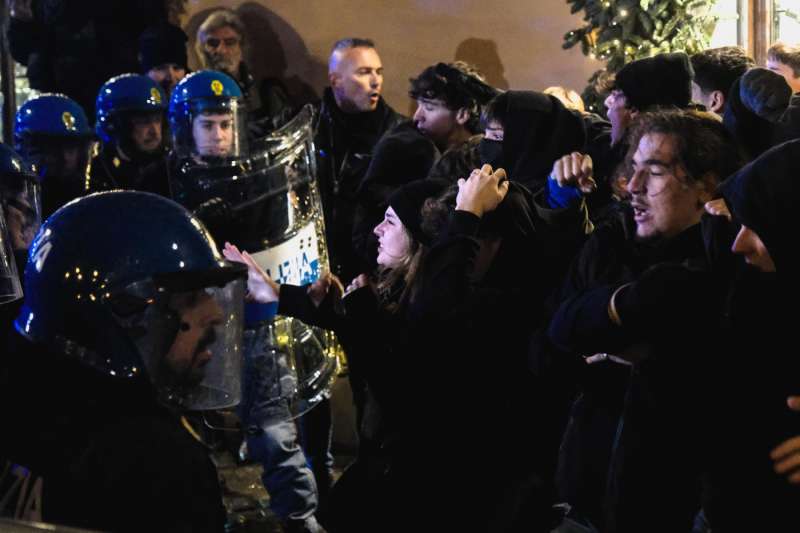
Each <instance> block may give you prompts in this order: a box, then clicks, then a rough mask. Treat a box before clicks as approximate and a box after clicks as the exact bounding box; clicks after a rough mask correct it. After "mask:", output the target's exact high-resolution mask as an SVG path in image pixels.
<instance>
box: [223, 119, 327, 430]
mask: <svg viewBox="0 0 800 533" xmlns="http://www.w3.org/2000/svg"><path fill="white" fill-rule="evenodd" d="M312 119H313V108H312V107H311V106H306V107H305V108H303V110H302V111H301V112H300V113H299V114H298V115H297V116H295V117H294V118H293V119H292V120H291V121H290V122H289V123H288V124H286V125H285V126H284V127H282V128H281V129H279V130H277V131H275V132H274V133H272V134H271V135H269V136H267V137H264V138H262V139H259V140H258V141H256V142H255V143H253V144H251V156H250V160H249V164H248V174H249V176H250V178H251V179H250V180H249V183H248V185H247V189H248V190H247V194H246V195H241V196H239V197H238V198H237V199H236V200H235V201H233V202H231V211H232V212H233V213H234V215H235V216H236V220H237V221H238V230H239V231H237V234H236V235H235V239H234V240H235V241H238V242H237V244H238V245H239V246H240V247H241V248H243V249H245V250H248V251H249V252H250V254H251V255H252V256H253V257H254V258H255V260H256V261H257V262H258V263H259V265H261V266H262V267H263V268H264V270H266V271H267V272H268V273H269V274H270V276H271V277H272V278H273V279H274V280H275V281H277V282H278V283H289V284H294V285H304V284H307V283H312V282H314V281H315V280H316V279H317V278H318V277H319V275H320V273H321V272H323V271H325V270H327V269H328V268H329V266H328V249H327V244H326V241H325V226H324V220H323V213H322V205H321V201H320V195H319V191H318V189H317V181H316V160H315V156H314V147H313V129H312ZM229 198H230V196H229ZM258 337H259V338H260V340H259V345H260V346H261V349H260V350H259V353H258V356H259V357H262V358H268V359H271V360H269V361H268V362H266V363H265V364H264V365H261V370H259V371H258V372H259V373H260V377H259V384H258V385H257V386H258V387H259V390H258V395H259V398H258V400H257V403H258V404H259V406H258V407H257V409H258V411H259V414H258V415H257V418H258V420H259V422H258V423H259V424H260V425H268V424H270V423H274V422H278V421H281V420H285V419H286V418H287V417H288V418H292V417H296V416H299V415H301V414H303V413H305V412H307V411H308V410H309V409H311V408H312V407H314V406H315V405H316V404H318V403H319V402H320V401H322V400H323V399H325V398H327V397H328V396H329V395H330V388H331V385H332V384H333V381H334V379H335V377H336V373H337V362H338V358H339V357H340V355H339V353H340V352H341V348H340V347H339V344H338V342H337V341H336V339H335V336H333V334H332V333H330V332H326V331H324V330H321V329H319V328H314V327H310V326H308V325H306V324H304V323H302V322H300V321H299V320H296V319H292V318H289V317H282V316H275V317H274V318H272V319H271V320H270V321H269V322H268V323H267V324H265V325H264V326H263V329H262V331H261V332H260V333H259V334H258ZM245 357H248V354H245ZM248 363H252V361H251V362H247V361H246V362H245V366H246V367H247V366H248ZM265 368H266V370H265ZM245 381H248V377H245ZM246 395H247V394H246Z"/></svg>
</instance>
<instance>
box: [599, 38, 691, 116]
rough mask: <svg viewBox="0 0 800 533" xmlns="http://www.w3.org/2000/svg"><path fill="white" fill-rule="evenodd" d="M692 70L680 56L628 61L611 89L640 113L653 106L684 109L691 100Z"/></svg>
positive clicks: (689, 64)
mask: <svg viewBox="0 0 800 533" xmlns="http://www.w3.org/2000/svg"><path fill="white" fill-rule="evenodd" d="M692 78H694V70H693V69H692V63H691V62H690V61H689V56H687V55H686V54H684V53H683V52H675V53H671V54H658V55H656V56H653V57H648V58H645V59H638V60H636V61H631V62H630V63H628V64H627V65H625V66H624V67H622V69H621V70H620V71H619V72H617V76H616V79H615V82H614V87H615V88H616V89H619V90H621V91H622V92H623V94H624V95H625V99H626V100H627V102H628V105H629V106H631V107H635V108H636V109H638V110H639V111H647V109H648V108H650V107H654V106H664V107H669V106H676V107H686V106H688V105H689V103H690V102H691V100H692Z"/></svg>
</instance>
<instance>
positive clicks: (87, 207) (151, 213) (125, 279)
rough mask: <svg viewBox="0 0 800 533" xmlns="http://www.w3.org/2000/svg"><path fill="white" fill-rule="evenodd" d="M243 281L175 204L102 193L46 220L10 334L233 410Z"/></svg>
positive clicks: (168, 399)
mask: <svg viewBox="0 0 800 533" xmlns="http://www.w3.org/2000/svg"><path fill="white" fill-rule="evenodd" d="M110 220H113V221H114V223H113V224H110V223H109V221H110ZM246 275H247V272H246V269H245V268H243V265H237V264H231V263H227V262H226V261H225V260H224V259H223V258H222V256H221V255H220V254H219V252H218V250H217V247H216V245H215V244H214V241H213V239H212V238H211V236H210V235H209V234H208V232H207V231H206V229H205V228H204V226H203V225H202V223H201V222H200V221H199V220H198V219H197V218H196V217H194V216H193V215H192V214H191V213H189V212H188V211H187V210H186V209H184V208H183V207H181V206H180V205H178V204H177V203H175V202H173V201H171V200H168V199H166V198H163V197H161V196H158V195H154V194H150V193H144V192H136V191H110V192H101V193H95V194H91V195H89V196H85V197H82V198H79V199H77V200H75V201H73V202H70V203H69V204H67V205H65V206H64V207H62V208H61V209H59V210H58V211H56V212H55V213H54V214H53V215H52V216H51V217H50V218H48V219H47V221H45V223H44V224H43V225H42V227H41V229H40V231H39V233H38V234H37V236H36V238H35V239H34V242H33V245H32V247H31V250H30V254H29V258H28V264H27V265H26V268H25V282H24V285H25V288H26V289H25V295H26V299H25V302H24V304H23V306H22V310H21V312H20V315H19V316H18V317H17V320H16V323H15V327H16V329H17V331H19V333H20V334H22V335H23V336H25V337H26V338H28V339H29V340H31V341H33V342H37V343H41V344H44V345H46V346H49V347H51V348H52V349H53V350H54V351H55V352H57V353H61V354H64V355H65V356H67V357H72V358H75V359H76V360H77V361H79V362H80V363H81V364H83V365H86V366H89V367H92V368H94V369H96V370H98V371H100V372H102V373H105V374H108V375H111V376H116V377H118V378H122V379H136V378H137V376H146V377H147V378H149V380H150V381H151V382H152V384H153V385H154V387H155V389H156V391H157V393H158V395H159V398H160V399H161V400H162V401H163V402H164V403H166V404H169V405H173V406H178V407H182V408H191V409H216V408H221V407H228V406H232V405H235V404H236V403H237V402H238V398H239V394H240V386H239V383H240V377H239V372H240V365H241V361H240V359H239V358H240V353H241V352H240V346H239V343H240V336H241V331H242V326H241V315H242V306H243V301H244V286H245V279H246Z"/></svg>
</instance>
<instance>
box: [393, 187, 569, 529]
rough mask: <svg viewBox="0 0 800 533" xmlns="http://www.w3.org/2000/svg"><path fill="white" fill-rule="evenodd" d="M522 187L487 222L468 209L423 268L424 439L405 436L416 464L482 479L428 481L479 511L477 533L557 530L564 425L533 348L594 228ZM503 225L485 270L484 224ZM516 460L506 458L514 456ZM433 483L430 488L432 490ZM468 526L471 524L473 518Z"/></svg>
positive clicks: (448, 504) (417, 312)
mask: <svg viewBox="0 0 800 533" xmlns="http://www.w3.org/2000/svg"><path fill="white" fill-rule="evenodd" d="M538 200H539V201H537V202H536V203H534V201H533V195H532V194H531V193H530V192H529V191H527V190H526V189H525V188H524V187H521V186H518V185H514V184H513V183H512V189H511V191H510V192H509V194H508V196H507V197H506V199H505V200H504V202H503V203H502V204H501V205H500V207H499V208H498V210H497V211H495V212H493V213H491V214H487V215H486V216H485V218H484V220H480V219H478V217H476V216H475V215H473V214H471V213H467V212H464V211H456V212H455V214H454V216H453V219H452V221H451V223H450V226H449V228H448V230H447V233H446V234H445V235H444V237H442V238H440V240H439V241H438V242H437V243H436V244H435V245H434V246H433V247H432V249H431V250H430V252H429V254H428V256H427V259H426V261H425V262H424V264H423V265H422V269H421V274H420V275H421V276H422V280H421V286H420V289H419V293H418V296H417V298H416V299H415V300H414V301H412V303H411V306H410V310H409V317H410V320H411V324H412V327H413V328H414V330H415V331H417V332H418V334H419V336H420V338H421V339H423V338H424V339H425V342H424V343H423V344H420V345H419V346H418V350H419V352H418V354H417V356H416V359H417V360H420V361H424V362H425V364H424V370H423V371H422V372H418V373H417V374H416V376H415V378H414V391H415V396H421V397H422V398H424V399H425V405H427V406H428V407H427V408H426V409H425V410H424V411H422V412H420V413H418V414H417V415H416V417H415V418H416V427H417V431H419V430H420V429H423V430H424V434H425V435H426V436H427V438H426V439H424V440H416V441H413V442H408V443H405V445H406V452H407V456H408V457H409V458H413V461H409V463H410V464H409V465H408V472H415V473H417V475H418V476H421V475H423V472H426V471H427V472H437V474H441V475H442V476H444V478H445V479H448V478H450V479H465V478H467V477H470V478H474V479H481V480H483V481H481V482H480V483H479V484H477V485H476V484H468V485H463V484H460V483H456V484H452V483H450V484H449V485H448V486H447V488H446V489H443V487H442V485H441V484H435V485H433V486H429V487H425V488H423V490H424V491H425V494H426V497H431V498H437V499H438V501H439V502H441V505H442V506H443V507H444V509H446V513H445V516H448V517H451V518H452V517H453V516H457V515H462V516H463V514H462V513H460V512H459V511H458V509H463V508H469V509H472V510H473V511H472V512H471V513H470V514H469V516H468V517H467V519H468V520H469V524H468V527H467V530H470V531H516V530H517V528H520V527H523V528H527V529H524V530H526V531H549V528H550V527H552V524H551V523H549V521H550V519H551V516H550V506H551V504H552V503H553V494H552V486H551V483H550V482H549V480H550V479H551V476H552V467H553V464H554V461H555V455H556V449H557V439H554V436H555V435H557V432H556V431H554V430H553V429H552V427H551V423H552V419H551V416H550V411H549V409H548V408H547V407H546V401H545V400H544V398H545V397H546V396H547V391H546V385H547V384H546V383H544V382H540V381H537V380H536V379H535V377H534V376H533V375H532V374H531V373H530V372H528V371H527V368H526V359H525V353H526V349H527V344H528V341H529V335H530V332H531V331H532V330H533V328H535V327H536V326H537V323H538V320H539V319H540V316H541V315H540V307H541V306H542V303H543V301H544V298H545V296H546V294H547V293H548V292H549V290H550V288H551V287H553V286H554V284H555V281H556V279H557V278H558V277H559V276H560V273H561V272H562V271H563V268H564V265H565V264H566V263H567V262H568V260H569V258H570V257H571V256H572V255H573V253H574V251H575V250H576V249H577V247H578V246H579V244H580V242H582V239H583V237H584V222H585V211H584V210H583V209H579V208H578V207H573V208H567V209H563V210H551V209H548V208H546V207H544V206H543V204H542V200H543V198H542V195H539V197H538ZM487 231H488V232H491V234H494V235H501V236H502V240H501V241H500V242H499V249H498V250H497V253H496V255H495V257H494V259H493V260H492V262H491V266H490V267H489V269H488V270H487V271H486V273H485V274H484V275H483V276H482V277H481V278H480V279H479V280H475V279H473V276H474V269H475V262H476V260H477V259H478V256H479V252H480V248H481V244H480V241H479V239H478V237H479V235H480V234H481V233H482V232H484V233H485V232H487ZM504 465H505V466H504ZM428 491H430V493H429V492H428ZM465 527H466V526H465Z"/></svg>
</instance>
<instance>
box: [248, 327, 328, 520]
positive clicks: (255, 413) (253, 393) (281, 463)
mask: <svg viewBox="0 0 800 533" xmlns="http://www.w3.org/2000/svg"><path fill="white" fill-rule="evenodd" d="M270 337H271V336H270V331H269V325H268V324H263V325H260V326H258V327H256V328H253V329H245V331H244V338H243V342H242V350H243V354H244V368H243V376H242V403H241V404H240V406H239V409H240V416H241V420H242V426H243V427H244V428H245V438H246V441H247V449H248V456H249V457H250V458H251V459H253V460H255V461H258V462H259V463H261V465H262V466H263V468H264V472H263V474H262V476H261V480H262V482H263V483H264V487H265V488H266V489H267V492H269V495H270V508H271V509H272V511H273V512H274V513H275V514H276V515H277V516H278V517H279V518H280V519H282V520H290V519H291V520H298V519H305V518H308V517H310V516H311V515H313V514H314V513H315V512H316V509H317V485H316V482H315V481H314V475H313V474H312V472H311V469H310V468H309V466H308V464H307V461H306V457H305V455H304V454H303V450H302V449H301V448H300V445H299V444H298V442H299V441H298V435H297V427H296V425H295V422H294V420H291V416H290V414H291V413H290V409H289V404H288V401H289V400H288V398H289V397H290V396H291V394H292V392H291V391H292V390H293V389H294V388H295V379H294V376H293V374H292V372H291V371H290V369H289V367H288V363H287V361H286V356H285V354H283V353H281V352H280V351H278V350H275V349H274V348H273V342H272V339H271V338H270Z"/></svg>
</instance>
